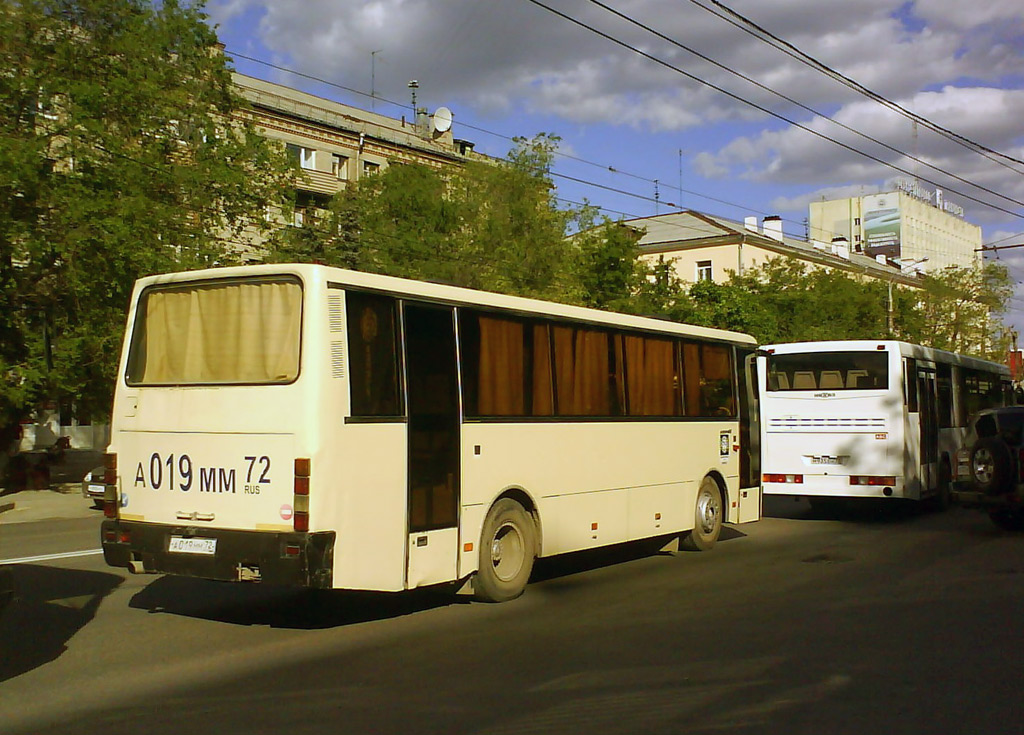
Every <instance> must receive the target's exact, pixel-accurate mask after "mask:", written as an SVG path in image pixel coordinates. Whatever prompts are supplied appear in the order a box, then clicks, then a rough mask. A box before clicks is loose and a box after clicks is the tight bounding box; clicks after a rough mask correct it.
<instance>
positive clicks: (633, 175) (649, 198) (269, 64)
mask: <svg viewBox="0 0 1024 735" xmlns="http://www.w3.org/2000/svg"><path fill="white" fill-rule="evenodd" d="M226 53H227V54H228V55H229V56H231V57H237V58H239V59H245V60H246V61H251V62H253V63H255V64H260V65H262V66H266V67H269V68H271V69H275V70H277V71H281V72H284V73H286V74H292V75H294V76H297V77H300V78H303V79H308V80H310V81H313V82H317V83H319V84H324V85H326V86H329V87H333V88H335V89H340V90H342V91H344V92H350V93H352V94H356V95H359V96H361V97H369V96H370V95H369V94H367V93H366V92H363V91H360V90H358V89H353V88H352V87H347V86H345V85H343V84H339V83H337V82H332V81H330V80H328V79H324V78H323V77H318V76H315V75H312V74H307V73H305V72H301V71H298V70H296V69H291V68H289V67H286V66H281V65H280V64H275V63H272V62H269V61H264V60H263V59H259V58H256V57H253V56H248V55H246V54H244V53H241V52H238V51H235V50H233V49H230V48H229V49H226ZM374 99H375V100H376V101H378V102H383V103H385V104H389V105H393V106H394V107H398V108H401V109H411V105H409V104H407V103H403V102H396V101H394V100H390V99H387V98H386V97H381V96H379V95H377V96H375V97H374ZM458 124H459V125H460V126H462V127H463V128H466V129H467V130H475V131H477V132H480V133H483V134H485V135H490V136H493V137H495V138H500V139H502V140H506V141H509V142H513V143H514V142H515V137H514V136H511V135H506V134H505V133H499V132H495V131H493V130H488V129H487V128H483V127H480V126H478V125H473V124H471V123H465V122H459V123H458ZM555 155H556V156H557V157H559V158H561V159H566V160H571V161H576V162H578V163H582V164H585V165H588V166H592V167H594V168H598V169H600V170H602V171H606V172H608V173H611V174H614V175H616V176H625V177H628V178H632V179H635V180H637V181H642V182H644V183H645V184H648V185H651V186H652V188H653V186H654V183H655V180H654V179H652V178H649V177H645V176H641V175H639V174H636V173H631V172H629V171H626V170H623V169H621V168H618V167H616V166H609V165H606V164H603V163H597V162H595V161H589V160H587V159H584V158H580V157H578V156H574V155H571V154H568V153H562V152H560V151H555ZM549 173H550V174H551V176H553V177H555V178H561V179H566V180H568V181H572V182H574V183H578V184H582V185H584V186H590V187H593V188H596V189H601V190H604V191H609V192H611V193H615V194H621V195H623V196H626V197H629V198H632V199H637V200H639V201H644V202H647V203H658V204H661V205H663V206H666V207H678V206H679V205H678V204H677V203H675V202H671V201H666V200H662V199H655V198H654V197H653V196H650V195H647V194H638V193H636V192H632V191H628V190H625V189H620V188H616V187H612V186H608V185H605V184H599V183H597V182H594V181H589V180H587V179H581V178H577V177H573V176H569V175H568V174H563V173H560V172H557V171H550V172H549ZM662 186H664V187H665V188H668V189H672V190H675V191H678V192H679V193H680V195H682V194H689V195H691V196H696V197H700V198H701V199H705V200H707V201H709V202H714V203H716V204H722V205H725V206H728V207H734V208H736V209H741V210H745V211H747V212H750V213H752V214H760V215H763V216H766V215H769V214H772V213H771V212H764V211H762V210H760V209H758V208H756V207H752V206H749V205H747V204H739V203H737V202H731V201H728V200H726V199H719V198H717V197H713V196H710V195H708V194H705V193H703V192H699V191H694V190H692V189H684V188H682V187H679V186H672V185H670V184H665V183H664V182H662ZM566 201H569V200H566ZM593 206H596V207H597V208H598V209H600V210H601V211H603V212H611V213H612V214H617V215H625V216H627V217H631V218H640V217H642V216H644V215H641V214H639V213H635V212H634V213H630V212H622V211H620V210H615V209H610V208H608V207H604V206H601V205H596V204H594V205H593ZM785 221H786V222H788V223H789V224H792V225H798V226H800V227H803V225H804V223H803V222H802V221H797V220H790V219H786V220H785ZM676 226H678V227H680V228H682V229H694V230H695V231H696V230H697V228H687V227H686V226H684V225H676ZM831 234H835V233H831Z"/></svg>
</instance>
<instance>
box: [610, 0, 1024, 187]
mask: <svg viewBox="0 0 1024 735" xmlns="http://www.w3.org/2000/svg"><path fill="white" fill-rule="evenodd" d="M590 3H591V4H593V5H597V6H598V7H600V8H602V9H604V10H606V11H608V12H609V13H611V14H613V15H615V16H617V17H618V18H621V19H622V20H625V21H626V22H628V23H632V24H633V25H635V26H636V27H638V28H641V29H643V30H645V31H647V32H648V33H650V34H652V35H654V36H657V37H658V38H660V39H661V40H663V41H667V42H668V43H671V44H672V45H673V46H675V47H677V48H680V49H682V50H683V51H686V52H687V53H689V54H693V55H694V56H696V57H697V58H699V59H701V60H702V61H706V62H707V63H709V64H711V65H713V66H715V67H717V68H718V69H721V70H722V71H724V72H726V73H728V74H732V75H733V76H735V77H739V78H740V79H742V80H743V81H745V82H748V83H749V84H752V85H754V86H755V87H757V88H758V89H761V90H763V91H765V92H768V93H769V94H773V95H775V96H776V97H779V98H780V99H783V100H785V101H786V102H789V103H790V104H792V105H796V106H797V107H799V108H800V109H802V110H806V111H807V112H809V113H811V114H812V115H815V116H816V117H820V118H821V119H822V120H827V121H828V122H830V123H832V124H833V125H835V126H837V127H840V128H842V129H843V130H845V131H847V132H849V133H853V134H854V135H857V136H859V137H861V138H863V139H865V140H868V141H871V142H872V143H875V144H876V145H879V146H881V147H882V148H885V149H886V150H888V151H891V152H893V153H896V154H899V155H900V156H904V157H906V158H909V159H910V160H911V161H913V162H914V163H919V164H921V165H922V166H927V167H928V168H930V169H932V170H933V171H937V172H938V173H940V174H942V175H944V176H948V177H950V178H951V179H954V180H956V181H959V182H961V183H964V184H967V185H968V186H973V187H974V188H976V189H980V190H981V191H984V192H985V193H986V194H991V195H993V196H995V197H998V198H1000V199H1004V200H1005V201H1007V202H1010V203H1011V204H1016V205H1018V206H1021V207H1024V202H1022V201H1020V200H1017V199H1014V198H1013V197H1009V196H1006V195H1005V194H1000V193H999V192H998V191H995V190H993V189H989V188H988V187H986V186H982V185H981V184H977V183H975V182H973V181H970V180H968V179H965V178H963V177H962V176H959V175H957V174H955V173H953V172H952V171H947V170H946V169H943V168H940V167H939V166H936V165H934V164H932V163H929V162H928V161H925V160H922V159H920V158H918V157H917V156H914V155H911V154H909V153H906V152H904V151H902V150H900V149H898V148H896V147H894V146H891V145H889V144H888V143H886V142H884V141H881V140H878V139H877V138H875V137H873V136H870V135H868V134H867V133H863V132H861V131H859V130H856V129H854V128H851V127H850V126H849V125H846V124H844V123H841V122H839V121H838V120H835V119H834V118H831V117H829V116H828V115H826V114H825V113H823V112H819V111H817V110H815V109H814V108H812V107H809V106H807V105H805V104H804V103H802V102H799V101H797V100H795V99H793V98H792V97H789V96H787V95H785V94H783V93H782V92H779V91H777V90H775V89H772V88H771V87H769V86H767V85H765V84H762V83H761V82H759V81H757V80H756V79H752V78H751V77H748V76H747V75H746V74H742V73H740V72H738V71H736V70H734V69H730V68H729V67H727V66H726V65H725V64H722V63H720V62H718V61H715V60H714V59H712V58H710V57H709V56H706V55H705V54H702V53H700V52H699V51H696V50H694V49H692V48H690V47H689V46H686V45H684V44H682V43H680V42H679V41H677V40H675V39H674V38H670V37H669V36H666V35H665V34H664V33H662V32H660V31H658V30H656V29H654V28H651V27H650V26H648V25H646V24H644V23H641V22H640V21H638V20H637V19H635V18H633V17H631V16H629V15H626V14H625V13H622V12H620V11H618V10H616V9H615V8H612V7H610V6H608V5H606V4H605V3H603V2H601V0H590Z"/></svg>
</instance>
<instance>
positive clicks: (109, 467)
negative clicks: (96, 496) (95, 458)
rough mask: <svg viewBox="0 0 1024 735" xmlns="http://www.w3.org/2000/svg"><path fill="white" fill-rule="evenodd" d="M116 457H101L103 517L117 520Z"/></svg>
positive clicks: (113, 455) (112, 454)
mask: <svg viewBox="0 0 1024 735" xmlns="http://www.w3.org/2000/svg"><path fill="white" fill-rule="evenodd" d="M117 506H118V502H117V455H116V454H114V453H113V452H107V453H106V454H104V455H103V515H104V516H105V517H106V518H117Z"/></svg>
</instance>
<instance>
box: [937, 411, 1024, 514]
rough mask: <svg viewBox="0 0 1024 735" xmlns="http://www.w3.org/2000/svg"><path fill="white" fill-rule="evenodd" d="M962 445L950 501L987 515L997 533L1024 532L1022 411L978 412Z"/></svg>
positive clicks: (1023, 417) (972, 419)
mask: <svg viewBox="0 0 1024 735" xmlns="http://www.w3.org/2000/svg"><path fill="white" fill-rule="evenodd" d="M963 446H964V448H963V449H961V450H960V451H959V452H957V467H956V481H955V482H954V483H953V492H952V498H953V500H955V501H956V502H959V503H960V504H962V505H965V506H968V507H976V508H983V509H985V510H987V511H988V515H989V517H990V518H991V519H992V522H993V523H995V524H996V525H997V526H999V527H1000V528H1004V529H1006V530H1009V531H1022V530H1024V406H1005V407H1003V408H988V409H985V410H984V411H979V412H978V413H976V414H975V415H974V416H972V417H971V422H970V428H969V430H968V433H967V437H966V438H965V440H964V444H963Z"/></svg>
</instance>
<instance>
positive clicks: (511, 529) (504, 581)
mask: <svg viewBox="0 0 1024 735" xmlns="http://www.w3.org/2000/svg"><path fill="white" fill-rule="evenodd" d="M536 548H537V542H536V529H535V527H534V525H533V520H532V519H531V518H530V515H529V513H527V512H526V510H525V509H524V508H523V506H521V505H520V504H519V503H517V502H516V501H514V500H512V499H510V498H502V499H501V500H499V501H498V502H497V503H495V504H494V507H492V508H491V511H490V512H489V513H488V514H487V518H486V519H485V520H484V527H483V530H482V531H481V533H480V568H479V570H478V571H477V573H476V578H475V579H474V580H473V595H474V597H476V599H478V600H481V601H483V602H505V601H507V600H512V599H515V598H516V597H519V595H521V594H523V590H524V589H526V583H527V582H529V581H530V573H531V572H532V571H533V560H534V557H535V556H536Z"/></svg>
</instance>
